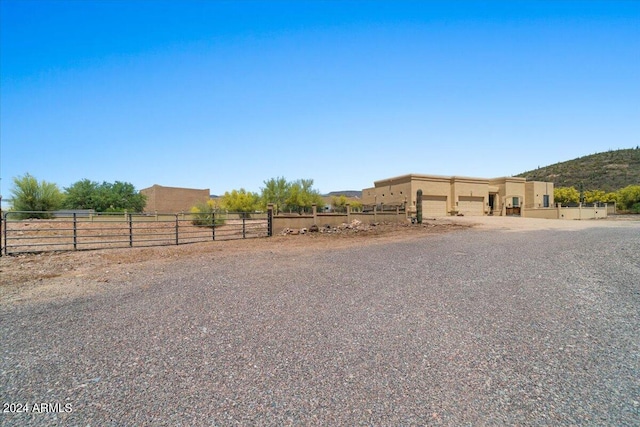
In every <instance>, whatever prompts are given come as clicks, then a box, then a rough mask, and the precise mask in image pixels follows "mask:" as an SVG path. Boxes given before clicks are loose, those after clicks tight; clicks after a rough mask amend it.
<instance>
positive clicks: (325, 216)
mask: <svg viewBox="0 0 640 427" xmlns="http://www.w3.org/2000/svg"><path fill="white" fill-rule="evenodd" d="M354 219H357V220H358V221H361V222H363V223H365V224H368V223H372V222H404V221H406V220H407V215H406V214H405V213H404V212H366V213H364V212H353V213H352V212H349V213H315V214H311V215H292V214H279V215H274V216H273V232H274V234H277V233H280V232H282V230H284V229H285V228H293V229H300V228H309V227H311V226H312V225H314V224H315V225H317V226H318V227H323V226H326V225H329V226H331V227H337V226H339V225H341V224H344V223H347V224H348V223H350V222H351V221H353V220H354Z"/></svg>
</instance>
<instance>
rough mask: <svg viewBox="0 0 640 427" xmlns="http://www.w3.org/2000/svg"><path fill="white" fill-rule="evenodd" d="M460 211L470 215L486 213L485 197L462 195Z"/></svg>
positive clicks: (459, 201) (459, 202)
mask: <svg viewBox="0 0 640 427" xmlns="http://www.w3.org/2000/svg"><path fill="white" fill-rule="evenodd" d="M458 212H460V213H461V214H463V215H468V216H480V215H484V197H471V196H460V197H459V200H458Z"/></svg>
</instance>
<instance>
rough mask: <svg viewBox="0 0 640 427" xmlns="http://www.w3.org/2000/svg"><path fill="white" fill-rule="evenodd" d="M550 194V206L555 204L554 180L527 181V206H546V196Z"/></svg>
mask: <svg viewBox="0 0 640 427" xmlns="http://www.w3.org/2000/svg"><path fill="white" fill-rule="evenodd" d="M545 195H548V196H549V207H553V206H555V204H554V200H553V182H541V181H530V182H527V183H525V205H524V207H525V208H544V196H545Z"/></svg>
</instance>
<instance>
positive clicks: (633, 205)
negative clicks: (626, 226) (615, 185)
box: [616, 185, 640, 213]
mask: <svg viewBox="0 0 640 427" xmlns="http://www.w3.org/2000/svg"><path fill="white" fill-rule="evenodd" d="M616 194H617V196H618V203H620V208H621V209H624V210H629V211H631V212H635V213H640V185H628V186H626V187H624V188H621V189H620V190H618V191H617V192H616Z"/></svg>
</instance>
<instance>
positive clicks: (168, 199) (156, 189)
mask: <svg viewBox="0 0 640 427" xmlns="http://www.w3.org/2000/svg"><path fill="white" fill-rule="evenodd" d="M140 193H142V194H144V195H145V196H147V203H146V205H145V208H144V212H162V213H175V212H188V211H189V210H190V209H191V207H192V206H195V205H196V204H198V203H203V202H206V201H207V200H209V197H210V192H209V189H203V190H198V189H193V188H179V187H163V186H161V185H154V186H153V187H149V188H144V189H142V190H140Z"/></svg>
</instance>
